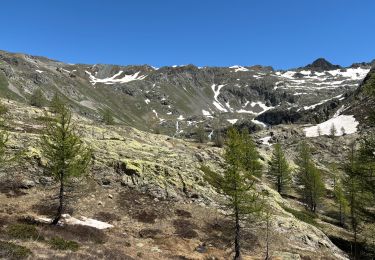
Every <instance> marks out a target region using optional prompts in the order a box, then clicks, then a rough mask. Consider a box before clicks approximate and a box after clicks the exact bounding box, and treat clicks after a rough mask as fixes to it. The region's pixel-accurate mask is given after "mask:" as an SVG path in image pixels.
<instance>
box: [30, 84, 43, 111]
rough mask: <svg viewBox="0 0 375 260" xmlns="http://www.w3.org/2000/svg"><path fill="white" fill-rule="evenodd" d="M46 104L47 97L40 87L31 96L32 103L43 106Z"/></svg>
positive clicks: (35, 105)
mask: <svg viewBox="0 0 375 260" xmlns="http://www.w3.org/2000/svg"><path fill="white" fill-rule="evenodd" d="M45 104H46V98H45V97H44V94H43V92H42V90H41V89H40V88H37V89H35V90H34V91H33V93H32V94H31V96H30V105H32V106H34V107H43V106H44V105H45Z"/></svg>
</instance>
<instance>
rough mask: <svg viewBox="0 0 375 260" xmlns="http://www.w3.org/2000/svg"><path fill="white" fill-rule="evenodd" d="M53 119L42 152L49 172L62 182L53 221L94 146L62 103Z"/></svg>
mask: <svg viewBox="0 0 375 260" xmlns="http://www.w3.org/2000/svg"><path fill="white" fill-rule="evenodd" d="M57 108H58V111H56V113H55V116H54V118H53V120H51V121H49V122H48V123H47V126H46V128H45V133H44V135H43V138H42V152H43V155H44V156H45V158H46V159H47V169H48V174H50V175H52V176H53V177H54V178H55V179H56V181H58V183H59V185H60V192H59V207H58V210H57V213H56V216H55V218H54V220H53V221H52V224H54V225H56V224H57V223H58V222H59V220H60V219H61V215H62V214H63V213H64V208H65V185H66V184H67V182H68V181H69V180H70V179H71V178H73V177H80V176H82V175H83V174H84V173H85V171H86V169H87V168H88V165H89V162H90V160H91V150H90V149H89V148H87V147H86V146H85V145H84V143H83V141H82V140H81V139H80V137H79V136H78V135H77V134H76V130H75V126H74V123H72V114H71V112H70V111H69V109H68V108H67V107H66V105H65V104H63V103H61V105H59V106H58V107H57Z"/></svg>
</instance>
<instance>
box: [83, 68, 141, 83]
mask: <svg viewBox="0 0 375 260" xmlns="http://www.w3.org/2000/svg"><path fill="white" fill-rule="evenodd" d="M85 72H86V74H88V75H89V78H90V82H91V84H93V85H95V84H96V83H103V84H106V85H111V84H116V83H127V82H130V81H134V80H143V79H145V78H146V76H144V75H139V73H141V72H140V71H138V72H136V73H135V74H133V75H125V76H124V77H123V78H119V79H117V77H118V76H120V75H121V74H122V73H123V71H122V70H120V71H119V72H117V73H116V74H115V75H113V76H112V77H110V78H104V79H99V78H97V77H95V76H94V75H92V73H91V72H89V71H87V70H86V71H85Z"/></svg>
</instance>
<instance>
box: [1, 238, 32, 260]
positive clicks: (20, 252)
mask: <svg viewBox="0 0 375 260" xmlns="http://www.w3.org/2000/svg"><path fill="white" fill-rule="evenodd" d="M29 255H31V251H30V249H28V248H26V247H24V246H19V245H16V244H14V243H10V242H5V241H0V258H1V259H3V258H4V259H23V258H26V257H27V256H29Z"/></svg>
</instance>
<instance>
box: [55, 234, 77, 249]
mask: <svg viewBox="0 0 375 260" xmlns="http://www.w3.org/2000/svg"><path fill="white" fill-rule="evenodd" d="M48 243H49V244H50V245H51V247H52V248H53V249H56V250H71V251H77V250H78V249H79V244H78V243H77V242H75V241H71V240H65V239H63V238H61V237H54V238H52V239H51V240H50V241H48Z"/></svg>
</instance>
